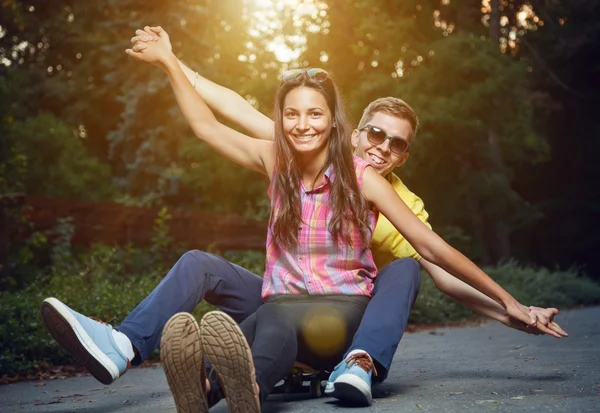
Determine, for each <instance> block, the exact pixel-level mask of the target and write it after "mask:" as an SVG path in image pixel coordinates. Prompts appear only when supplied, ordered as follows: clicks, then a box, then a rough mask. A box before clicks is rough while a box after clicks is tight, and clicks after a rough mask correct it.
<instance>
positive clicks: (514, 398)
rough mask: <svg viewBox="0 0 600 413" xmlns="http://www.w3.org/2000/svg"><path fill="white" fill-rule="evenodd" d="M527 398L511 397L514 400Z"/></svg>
mask: <svg viewBox="0 0 600 413" xmlns="http://www.w3.org/2000/svg"><path fill="white" fill-rule="evenodd" d="M524 398H525V396H515V397H511V399H512V400H523V399H524Z"/></svg>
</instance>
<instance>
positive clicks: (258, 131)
mask: <svg viewBox="0 0 600 413" xmlns="http://www.w3.org/2000/svg"><path fill="white" fill-rule="evenodd" d="M158 38H160V39H161V40H163V41H165V42H166V43H167V44H168V45H169V47H171V41H170V38H169V34H168V33H167V32H166V31H165V30H164V29H163V28H162V27H160V26H156V27H149V26H146V27H144V30H139V29H138V30H136V32H135V36H134V37H133V38H132V39H131V43H132V45H133V47H132V49H133V50H134V51H135V52H140V51H142V50H143V49H145V48H146V42H149V41H155V40H158ZM178 64H179V67H181V69H182V70H183V72H184V73H185V75H186V77H187V78H188V79H189V80H190V83H191V84H192V85H193V86H194V89H195V90H196V92H198V94H199V95H200V96H201V97H202V99H203V100H204V101H205V102H206V104H207V105H208V106H209V107H210V108H211V109H212V110H213V111H214V112H217V113H219V114H220V115H222V116H223V117H225V118H226V119H227V120H229V121H231V122H233V123H235V124H236V125H238V126H241V127H242V128H244V129H245V130H246V131H247V132H249V134H250V136H253V137H256V138H259V139H266V140H273V121H272V120H271V119H269V118H268V117H267V116H265V115H263V114H262V113H260V112H259V111H258V110H256V108H254V106H252V105H251V104H250V103H249V102H248V101H247V100H246V99H244V98H243V97H242V96H240V95H239V94H237V93H236V92H234V91H233V90H231V89H228V88H226V87H223V86H221V85H218V84H216V83H214V82H212V81H210V80H208V79H206V78H205V77H203V76H201V75H200V74H198V72H195V71H193V70H192V69H190V68H189V67H187V66H186V65H185V64H184V63H183V62H182V61H180V60H179V59H178Z"/></svg>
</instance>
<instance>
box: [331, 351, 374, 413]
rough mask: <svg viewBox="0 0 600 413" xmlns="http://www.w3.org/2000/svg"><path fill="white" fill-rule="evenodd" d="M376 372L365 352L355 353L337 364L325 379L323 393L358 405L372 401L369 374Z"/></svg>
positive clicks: (366, 404) (365, 404) (364, 404)
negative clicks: (325, 383)
mask: <svg viewBox="0 0 600 413" xmlns="http://www.w3.org/2000/svg"><path fill="white" fill-rule="evenodd" d="M374 371H375V374H377V371H376V370H375V367H374V366H373V361H372V360H371V357H369V355H368V354H367V353H364V352H361V353H355V354H352V355H351V356H348V357H346V359H345V360H342V362H341V363H340V364H338V365H337V366H336V367H335V369H334V370H333V372H332V373H331V376H330V377H329V379H328V381H327V387H326V389H325V393H326V394H327V395H329V396H333V397H335V398H336V399H339V400H341V401H344V402H348V403H352V404H354V405H358V406H369V405H370V404H371V403H372V396H371V376H372V374H373V372H374Z"/></svg>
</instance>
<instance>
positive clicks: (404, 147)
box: [360, 125, 411, 155]
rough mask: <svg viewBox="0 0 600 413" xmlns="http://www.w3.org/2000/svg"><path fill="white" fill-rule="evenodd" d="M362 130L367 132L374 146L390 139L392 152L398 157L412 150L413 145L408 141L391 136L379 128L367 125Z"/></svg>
mask: <svg viewBox="0 0 600 413" xmlns="http://www.w3.org/2000/svg"><path fill="white" fill-rule="evenodd" d="M360 130H361V131H364V130H366V131H367V139H368V140H369V142H371V143H372V144H373V145H381V144H382V143H383V142H385V141H386V140H387V139H389V140H390V151H392V152H394V153H395V154H396V155H402V154H403V153H404V152H406V151H408V148H410V145H411V143H410V142H409V141H408V140H407V139H405V138H401V137H399V136H389V135H388V134H387V133H386V132H385V131H384V130H383V129H381V128H378V127H377V126H372V125H367V126H365V127H364V128H362V129H360Z"/></svg>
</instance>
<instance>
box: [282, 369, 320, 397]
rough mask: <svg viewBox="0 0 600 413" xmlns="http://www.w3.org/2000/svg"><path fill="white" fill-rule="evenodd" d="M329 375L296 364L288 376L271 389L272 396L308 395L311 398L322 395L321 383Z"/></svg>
mask: <svg viewBox="0 0 600 413" xmlns="http://www.w3.org/2000/svg"><path fill="white" fill-rule="evenodd" d="M328 377H329V373H328V372H326V371H324V370H315V369H313V368H312V367H310V366H309V365H307V364H304V363H299V362H296V363H294V367H292V369H291V370H290V372H289V374H288V375H287V376H286V377H285V378H284V379H283V380H281V381H280V382H279V383H277V385H275V388H274V389H273V392H272V393H273V394H297V393H308V394H309V395H310V397H311V398H318V397H321V396H322V395H323V389H324V386H323V384H322V382H323V381H324V380H327V378H328Z"/></svg>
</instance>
